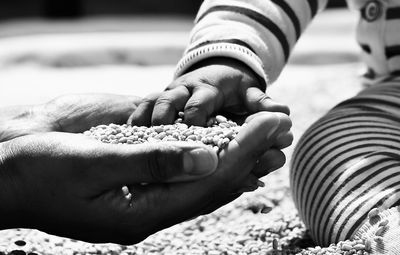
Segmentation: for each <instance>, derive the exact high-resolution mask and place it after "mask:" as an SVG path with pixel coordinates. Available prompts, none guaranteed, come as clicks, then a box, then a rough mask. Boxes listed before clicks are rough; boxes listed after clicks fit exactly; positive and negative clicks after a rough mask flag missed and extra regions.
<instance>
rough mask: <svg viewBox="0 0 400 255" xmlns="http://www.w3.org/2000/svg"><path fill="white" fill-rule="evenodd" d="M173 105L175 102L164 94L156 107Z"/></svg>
mask: <svg viewBox="0 0 400 255" xmlns="http://www.w3.org/2000/svg"><path fill="white" fill-rule="evenodd" d="M172 104H174V100H173V99H172V98H171V97H169V95H167V94H162V95H161V96H160V97H159V98H158V99H157V101H156V102H155V106H160V105H172Z"/></svg>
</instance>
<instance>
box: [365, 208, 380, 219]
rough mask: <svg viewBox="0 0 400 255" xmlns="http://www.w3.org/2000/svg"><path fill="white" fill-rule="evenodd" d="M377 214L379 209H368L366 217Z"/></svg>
mask: <svg viewBox="0 0 400 255" xmlns="http://www.w3.org/2000/svg"><path fill="white" fill-rule="evenodd" d="M378 214H379V209H378V208H374V209H372V210H371V211H369V213H368V218H369V219H372V218H373V217H375V216H378Z"/></svg>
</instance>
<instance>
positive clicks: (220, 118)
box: [215, 115, 228, 123]
mask: <svg viewBox="0 0 400 255" xmlns="http://www.w3.org/2000/svg"><path fill="white" fill-rule="evenodd" d="M215 120H216V121H217V122H218V123H225V122H227V121H228V119H227V118H225V117H224V116H222V115H217V116H215Z"/></svg>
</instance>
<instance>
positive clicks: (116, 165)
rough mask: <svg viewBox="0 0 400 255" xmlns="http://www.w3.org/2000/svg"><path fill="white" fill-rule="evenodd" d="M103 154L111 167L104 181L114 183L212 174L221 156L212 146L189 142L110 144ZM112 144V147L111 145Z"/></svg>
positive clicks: (163, 180)
mask: <svg viewBox="0 0 400 255" xmlns="http://www.w3.org/2000/svg"><path fill="white" fill-rule="evenodd" d="M107 147H108V150H107V151H108V152H107V151H106V152H105V153H104V154H105V155H103V156H102V157H103V159H104V162H107V161H108V162H112V166H110V163H107V164H106V165H108V166H109V167H108V168H107V169H104V170H103V171H105V173H104V174H105V175H104V177H105V181H106V182H108V183H110V184H111V185H115V184H122V185H125V184H135V183H165V182H180V181H190V180H195V179H199V178H202V177H204V176H207V175H209V174H211V173H213V172H214V171H215V170H216V168H217V165H218V156H217V154H216V152H215V151H214V150H213V149H212V148H211V147H209V146H206V145H202V144H198V143H189V142H159V143H153V144H150V143H147V144H138V145H111V144H107ZM110 147H111V148H110Z"/></svg>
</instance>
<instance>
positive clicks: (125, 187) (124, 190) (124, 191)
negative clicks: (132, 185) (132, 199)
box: [122, 186, 130, 196]
mask: <svg viewBox="0 0 400 255" xmlns="http://www.w3.org/2000/svg"><path fill="white" fill-rule="evenodd" d="M122 193H123V194H124V196H126V195H128V194H129V193H130V192H129V188H128V187H127V186H122Z"/></svg>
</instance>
